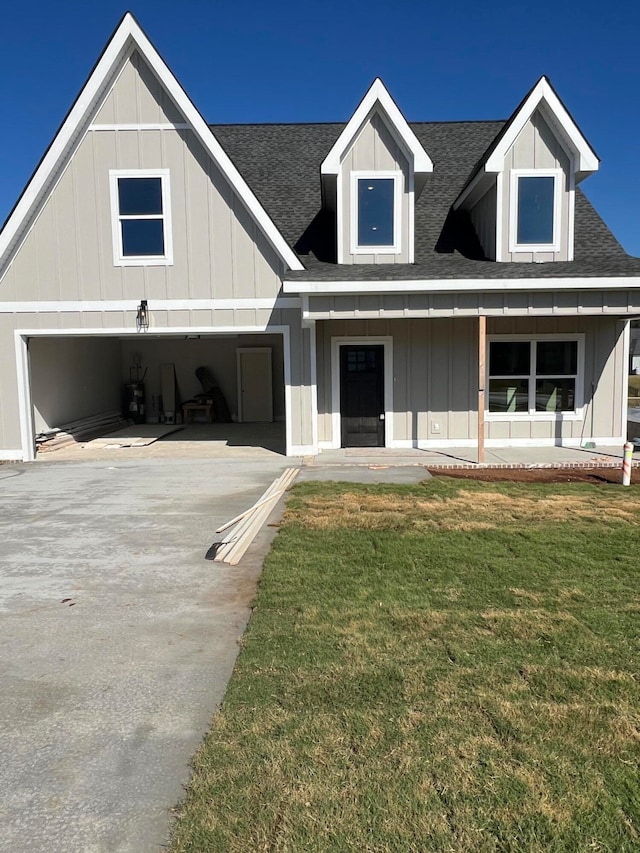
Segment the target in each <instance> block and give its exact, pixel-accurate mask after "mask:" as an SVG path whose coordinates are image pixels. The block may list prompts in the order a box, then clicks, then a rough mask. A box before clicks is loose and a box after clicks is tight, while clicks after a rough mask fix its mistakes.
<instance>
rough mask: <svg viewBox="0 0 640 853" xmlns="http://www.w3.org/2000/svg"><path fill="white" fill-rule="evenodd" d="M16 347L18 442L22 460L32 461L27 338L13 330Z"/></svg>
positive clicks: (32, 426) (31, 408) (31, 417)
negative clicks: (20, 446)
mask: <svg viewBox="0 0 640 853" xmlns="http://www.w3.org/2000/svg"><path fill="white" fill-rule="evenodd" d="M14 340H15V347H16V373H17V381H18V413H19V418H20V443H21V445H22V460H23V461H24V462H33V460H34V459H35V458H36V439H35V424H34V421H33V401H32V398H31V367H30V364H29V339H28V337H27V336H26V335H23V334H20V332H18V331H16V332H14Z"/></svg>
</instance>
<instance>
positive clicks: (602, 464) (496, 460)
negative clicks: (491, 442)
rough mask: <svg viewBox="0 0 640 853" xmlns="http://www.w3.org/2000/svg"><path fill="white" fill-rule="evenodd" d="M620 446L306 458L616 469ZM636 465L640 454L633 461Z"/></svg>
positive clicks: (344, 452)
mask: <svg viewBox="0 0 640 853" xmlns="http://www.w3.org/2000/svg"><path fill="white" fill-rule="evenodd" d="M622 456H623V446H622V443H621V444H620V445H597V446H596V447H595V448H581V447H556V446H549V447H500V448H498V447H492V448H486V449H485V452H484V462H483V463H478V461H477V458H478V457H477V449H476V448H473V447H449V448H446V449H442V450H434V449H429V450H419V449H416V448H411V449H396V448H388V447H377V448H373V447H346V448H345V447H342V448H338V449H330V450H322V451H321V452H320V453H319V454H318V456H307V457H305V459H304V464H305V465H306V466H310V467H333V466H335V467H336V468H340V467H346V466H357V465H360V466H366V467H380V468H384V467H396V466H407V465H419V466H422V467H425V468H479V467H484V468H617V467H621V466H622ZM633 465H634V466H640V454H638V458H636V459H634V461H633Z"/></svg>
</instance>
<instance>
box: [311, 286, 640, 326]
mask: <svg viewBox="0 0 640 853" xmlns="http://www.w3.org/2000/svg"><path fill="white" fill-rule="evenodd" d="M479 314H485V315H487V316H489V317H491V316H493V317H514V316H527V317H531V316H537V315H539V316H548V315H553V316H574V315H582V316H587V315H594V316H602V315H605V316H606V315H610V316H620V317H623V316H624V315H628V316H636V315H638V314H640V291H639V290H607V291H602V290H584V291H579V290H566V291H563V290H557V291H552V290H539V291H536V290H529V291H528V290H515V291H489V292H484V293H483V292H476V293H474V292H469V293H408V294H404V293H398V294H375V295H374V294H368V295H366V296H359V295H357V294H351V295H349V296H346V295H345V296H316V295H312V296H310V297H309V316H310V317H311V318H314V319H316V320H326V319H334V318H336V319H345V320H347V319H370V320H375V319H396V318H403V317H414V318H420V317H452V316H454V317H465V316H466V317H477V316H478V315H479Z"/></svg>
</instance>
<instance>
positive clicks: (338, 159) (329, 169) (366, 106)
mask: <svg viewBox="0 0 640 853" xmlns="http://www.w3.org/2000/svg"><path fill="white" fill-rule="evenodd" d="M377 105H379V106H380V108H381V110H382V111H383V112H384V113H385V115H386V118H387V119H388V120H389V121H390V122H391V124H392V126H393V129H394V130H395V132H396V133H397V134H398V135H399V137H400V139H401V141H402V142H403V143H404V145H405V147H406V148H407V151H408V152H409V154H411V155H412V157H413V167H414V170H415V172H417V173H426V172H433V162H432V161H431V158H430V157H429V155H428V154H427V152H426V151H425V150H424V148H423V147H422V145H421V144H420V142H418V138H417V136H416V135H415V133H414V132H413V131H412V130H411V128H410V127H409V125H408V124H407V121H406V119H405V117H404V116H403V115H402V113H401V112H400V110H399V109H398V107H397V105H396V103H395V101H394V100H393V98H392V97H391V95H390V94H389V92H388V91H387V89H386V88H385V85H384V83H383V82H382V80H380V78H379V77H376V79H375V80H374V81H373V83H372V84H371V87H370V88H369V90H368V91H367V93H366V94H365V96H364V98H363V99H362V100H361V101H360V103H359V105H358V107H357V108H356V111H355V112H354V114H353V115H352V116H351V118H350V119H349V121H348V123H347V124H346V126H345V127H344V129H343V131H342V133H341V134H340V136H339V137H338V138H337V140H336V141H335V143H334V144H333V147H332V148H331V151H329V153H328V154H327V156H326V157H325V159H324V161H323V163H322V165H321V166H320V174H321V175H339V174H340V167H341V165H342V160H343V158H344V154H345V152H346V151H347V150H348V149H349V148H350V147H351V145H352V144H353V141H354V139H355V138H356V136H357V135H358V133H359V131H360V128H361V127H362V125H363V124H364V122H365V121H366V119H367V118H368V116H369V114H370V113H371V112H372V111H373V109H374V108H375V107H376V106H377Z"/></svg>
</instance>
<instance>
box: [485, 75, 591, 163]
mask: <svg viewBox="0 0 640 853" xmlns="http://www.w3.org/2000/svg"><path fill="white" fill-rule="evenodd" d="M541 104H542V105H543V106H545V107H546V108H547V110H548V111H549V113H550V114H551V116H550V117H551V118H552V121H553V123H554V124H556V125H557V126H558V127H559V129H560V130H561V131H562V132H563V135H564V137H565V138H566V141H567V142H568V143H569V144H570V146H571V147H572V148H573V151H574V153H575V155H576V164H577V170H578V171H579V172H597V171H598V167H599V165H600V162H599V160H598V157H597V156H596V154H595V152H594V150H593V149H592V148H591V146H590V145H589V143H588V142H587V140H586V139H585V138H584V136H583V135H582V133H580V131H579V129H578V127H577V125H576V124H575V122H574V121H573V119H572V118H571V116H570V115H569V113H568V112H567V110H566V108H565V106H564V105H563V104H562V102H561V101H560V99H559V98H558V96H557V95H556V93H555V92H554V91H553V89H552V88H551V86H550V84H549V81H548V80H547V78H546V77H541V78H540V80H539V81H538V83H537V84H536V86H535V87H534V88H533V90H532V91H531V93H530V94H529V96H528V98H527V99H526V101H525V102H524V104H523V105H522V107H521V109H520V111H519V112H518V114H517V115H516V116H514V118H513V120H512V122H511V124H510V125H509V127H508V128H507V130H506V132H505V134H504V136H503V137H502V139H501V140H500V142H499V143H498V145H497V146H496V148H495V149H494V151H493V152H492V153H491V156H490V157H489V158H488V160H487V162H486V164H485V171H486V172H501V171H503V170H504V168H505V156H506V154H507V152H508V151H509V149H510V148H511V146H512V145H513V144H514V142H515V141H516V139H517V138H518V135H519V134H520V132H521V130H522V129H523V127H524V126H525V124H526V123H527V122H528V121H529V119H530V118H531V116H532V115H533V113H534V112H535V110H536V109H537V108H538V107H539V106H540V105H541Z"/></svg>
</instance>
